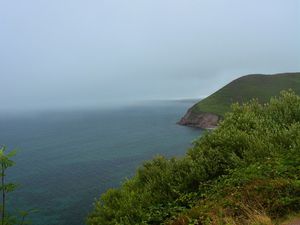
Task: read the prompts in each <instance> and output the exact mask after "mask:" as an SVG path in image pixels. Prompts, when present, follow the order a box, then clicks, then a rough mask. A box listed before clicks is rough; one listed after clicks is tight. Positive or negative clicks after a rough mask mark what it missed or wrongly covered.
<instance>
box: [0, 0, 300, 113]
mask: <svg viewBox="0 0 300 225" xmlns="http://www.w3.org/2000/svg"><path fill="white" fill-rule="evenodd" d="M299 40H300V1H299V0H284V1H283V0H249V1H248V0H247V1H246V0H245V1H241V0H206V1H203V0H26V1H22V0H9V1H8V0H1V1H0V84H1V88H0V109H1V110H14V109H18V110H19V109H39V108H53V107H78V106H82V107H84V106H104V105H108V104H119V103H124V102H132V101H136V100H143V99H167V98H186V97H201V96H204V95H208V94H210V93H211V92H213V91H214V90H216V89H218V88H220V87H221V86H222V85H224V84H226V83H227V82H229V81H230V80H232V79H234V78H236V77H238V76H240V75H243V74H248V73H277V72H286V71H300V41H299Z"/></svg>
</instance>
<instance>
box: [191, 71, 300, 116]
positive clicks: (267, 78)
mask: <svg viewBox="0 0 300 225" xmlns="http://www.w3.org/2000/svg"><path fill="white" fill-rule="evenodd" d="M287 89H293V90H294V92H295V93H296V94H300V73H282V74H275V75H263V74H253V75H246V76H243V77H240V78H238V79H236V80H234V81H232V82H231V83H229V84H227V85H226V86H224V87H223V88H221V89H220V90H218V91H217V92H215V93H214V94H212V95H210V96H208V97H207V98H205V99H203V100H202V101H200V102H198V103H197V104H196V105H194V106H193V108H192V112H193V113H200V112H210V113H214V114H217V115H221V116H223V115H224V113H225V112H227V111H228V110H229V109H230V105H231V104H232V103H234V102H246V101H249V100H250V99H252V98H257V99H258V100H259V101H260V102H261V103H264V102H267V101H269V99H270V98H271V97H272V96H278V95H279V93H280V91H281V90H287Z"/></svg>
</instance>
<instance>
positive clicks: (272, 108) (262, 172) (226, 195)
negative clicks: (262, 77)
mask: <svg viewBox="0 0 300 225" xmlns="http://www.w3.org/2000/svg"><path fill="white" fill-rule="evenodd" d="M299 165H300V97H299V96H297V95H295V94H294V93H293V92H291V91H289V92H283V93H282V94H281V96H280V97H278V98H273V99H271V100H270V102H269V103H268V104H264V105H261V104H259V103H258V101H256V100H253V101H251V102H249V103H246V104H244V105H238V104H235V105H233V106H232V112H230V113H228V114H227V115H226V116H225V119H224V120H223V121H222V122H221V123H220V125H219V127H218V128H217V129H216V130H215V131H213V132H207V133H206V134H205V135H204V136H203V137H201V138H199V139H198V140H197V141H195V143H194V146H193V148H192V149H190V150H189V151H188V153H187V155H186V156H185V157H183V158H172V159H166V158H164V157H161V156H159V157H157V158H155V159H153V160H151V161H149V162H146V163H145V164H144V165H143V166H142V167H141V168H139V169H138V170H137V173H136V175H135V176H134V177H133V178H132V179H130V180H127V181H125V182H124V184H123V185H122V187H121V188H119V189H111V190H109V191H107V192H106V193H105V194H103V195H102V197H101V199H100V200H99V201H97V202H96V203H95V207H94V210H93V211H92V212H91V214H90V215H89V217H88V219H87V222H88V224H90V225H96V224H103V225H109V224H122V225H123V224H124V225H127V224H162V223H170V224H210V223H213V224H217V223H216V220H217V221H221V222H220V224H226V223H228V224H229V223H232V222H228V218H231V220H234V221H237V222H241V221H243V223H246V222H245V221H250V222H251V219H250V216H249V215H250V214H251V213H250V212H252V211H253V212H258V211H259V210H260V211H261V212H264V213H265V214H267V215H269V216H271V217H272V218H277V217H282V216H285V215H286V214H287V213H290V212H292V211H295V212H296V211H298V210H300V204H299V202H300V181H299V174H300V166H299ZM216 218H217V219H216ZM224 218H225V219H224ZM226 221H227V222H226ZM250 222H249V223H250Z"/></svg>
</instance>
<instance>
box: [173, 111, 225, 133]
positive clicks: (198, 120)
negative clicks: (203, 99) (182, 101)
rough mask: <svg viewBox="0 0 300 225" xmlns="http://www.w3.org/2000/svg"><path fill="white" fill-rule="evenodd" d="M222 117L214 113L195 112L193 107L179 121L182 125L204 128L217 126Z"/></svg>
mask: <svg viewBox="0 0 300 225" xmlns="http://www.w3.org/2000/svg"><path fill="white" fill-rule="evenodd" d="M220 119H221V117H220V116H218V115H215V114H213V113H207V112H202V113H193V111H192V108H191V109H189V110H188V111H187V113H186V114H185V115H184V117H182V118H181V120H180V121H179V122H178V124H180V125H184V126H190V127H198V128H202V129H212V128H216V127H217V125H218V122H219V121H220Z"/></svg>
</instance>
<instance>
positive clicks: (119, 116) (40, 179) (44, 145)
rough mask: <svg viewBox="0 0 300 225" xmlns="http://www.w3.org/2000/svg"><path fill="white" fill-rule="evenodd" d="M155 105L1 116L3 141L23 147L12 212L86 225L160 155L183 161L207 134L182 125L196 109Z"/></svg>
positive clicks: (40, 221)
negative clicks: (109, 193)
mask: <svg viewBox="0 0 300 225" xmlns="http://www.w3.org/2000/svg"><path fill="white" fill-rule="evenodd" d="M194 103H195V102H194V100H186V101H175V100H174V101H173V100H170V101H149V102H143V103H139V104H132V105H128V106H122V107H118V108H111V109H80V110H79V109H78V110H52V111H43V112H39V113H37V112H35V113H33V112H32V113H29V112H27V113H20V114H18V113H16V114H13V115H0V144H5V145H6V146H7V151H10V150H13V149H16V150H17V155H16V156H14V158H13V160H14V161H15V163H16V164H15V165H14V166H13V167H11V168H9V169H8V170H7V174H6V180H7V181H8V182H15V183H17V184H18V188H17V190H16V191H14V192H11V193H9V194H8V195H7V196H8V202H7V204H8V208H9V211H10V213H11V214H14V215H16V214H17V213H18V211H20V210H28V211H32V213H31V214H29V216H28V217H27V220H28V221H31V224H33V225H83V224H85V220H86V217H87V215H88V213H89V212H90V211H91V210H92V208H93V204H94V202H95V200H96V199H98V198H99V197H100V195H101V194H102V193H104V192H105V191H106V190H108V189H109V188H117V187H119V186H120V185H121V184H122V182H124V181H125V180H126V179H127V178H130V177H132V176H133V175H134V173H135V171H136V169H137V168H138V167H139V166H141V165H142V164H143V162H145V161H146V160H150V159H152V158H153V157H155V156H156V155H163V156H166V157H181V156H183V155H184V154H185V153H186V151H187V150H188V149H189V148H190V147H191V146H192V142H193V140H195V139H196V138H197V137H199V136H201V134H202V132H203V131H202V130H200V129H195V128H189V127H184V126H180V125H177V124H176V122H177V121H178V120H179V119H180V117H182V116H183V115H184V113H185V112H186V110H187V109H188V108H189V107H190V106H192V105H193V104H194Z"/></svg>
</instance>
